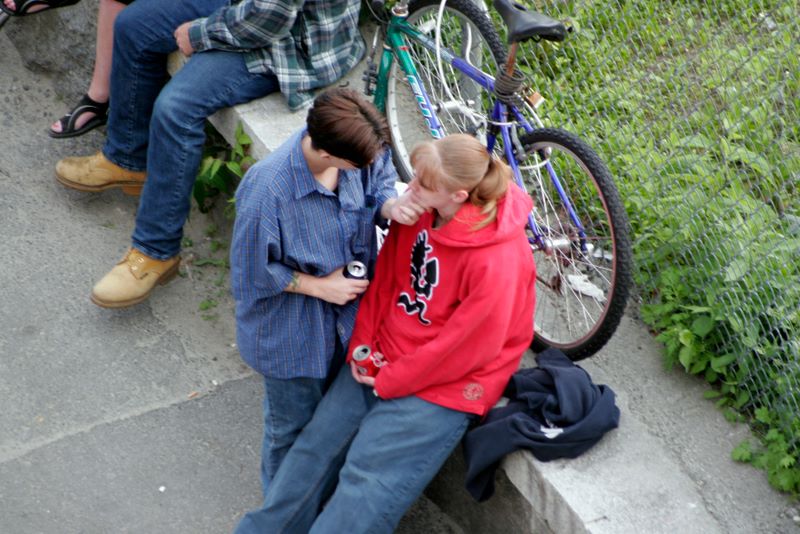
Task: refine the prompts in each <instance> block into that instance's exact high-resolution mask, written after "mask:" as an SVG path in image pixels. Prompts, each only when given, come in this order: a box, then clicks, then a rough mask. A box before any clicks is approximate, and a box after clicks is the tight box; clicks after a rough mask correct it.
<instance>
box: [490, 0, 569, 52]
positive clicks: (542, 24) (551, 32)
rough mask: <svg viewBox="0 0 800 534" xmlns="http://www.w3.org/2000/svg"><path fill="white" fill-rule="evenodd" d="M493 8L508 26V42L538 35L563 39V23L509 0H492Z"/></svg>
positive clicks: (546, 38) (564, 34)
mask: <svg viewBox="0 0 800 534" xmlns="http://www.w3.org/2000/svg"><path fill="white" fill-rule="evenodd" d="M493 3H494V8H495V9H496V10H497V12H498V13H500V16H501V17H503V22H505V23H506V27H507V28H508V43H509V44H512V43H519V42H522V41H527V40H528V39H532V38H535V37H538V38H540V39H545V40H547V41H563V40H564V38H566V36H567V28H566V27H565V26H564V24H563V23H561V22H559V21H557V20H555V19H551V18H550V17H548V16H546V15H542V14H541V13H536V12H535V11H528V8H526V7H525V6H523V5H521V4H518V3H516V2H512V1H511V0H494V2H493Z"/></svg>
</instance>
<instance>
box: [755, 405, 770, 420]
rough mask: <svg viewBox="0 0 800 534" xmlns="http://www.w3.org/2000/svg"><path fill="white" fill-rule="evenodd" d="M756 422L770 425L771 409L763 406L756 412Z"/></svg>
mask: <svg viewBox="0 0 800 534" xmlns="http://www.w3.org/2000/svg"><path fill="white" fill-rule="evenodd" d="M755 416H756V421H760V422H762V423H766V424H769V422H770V420H771V419H772V417H770V413H769V408H767V407H765V406H762V407H761V408H757V409H756V411H755Z"/></svg>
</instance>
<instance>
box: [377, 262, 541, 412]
mask: <svg viewBox="0 0 800 534" xmlns="http://www.w3.org/2000/svg"><path fill="white" fill-rule="evenodd" d="M497 269H498V268H497V266H495V265H493V264H492V263H491V262H485V263H484V264H483V265H481V266H479V267H478V268H472V269H470V271H469V272H467V273H465V275H466V276H467V277H468V278H467V286H466V287H467V288H468V293H467V294H466V295H465V296H464V298H463V299H462V300H461V302H460V303H459V305H458V307H457V308H456V310H455V311H454V312H453V314H452V315H451V316H450V318H449V319H448V320H447V322H446V323H445V324H444V325H443V326H442V328H441V331H440V333H439V335H437V336H436V337H435V338H434V339H433V340H431V341H429V342H428V343H426V344H424V345H421V346H419V347H417V349H416V350H415V351H414V352H413V353H411V354H407V355H403V356H402V357H401V358H398V359H397V360H395V361H393V362H391V363H389V364H387V365H386V366H385V367H383V368H382V369H381V371H380V373H378V375H377V377H376V379H375V391H376V392H377V393H378V395H379V396H380V397H381V398H383V399H391V398H397V397H405V396H408V395H413V394H414V393H416V392H418V391H421V390H423V389H426V388H428V387H430V386H433V385H437V384H447V383H450V382H454V381H456V380H458V379H460V378H462V377H463V376H465V375H467V374H469V372H470V371H472V370H474V369H478V368H480V367H483V366H484V365H486V364H487V363H489V362H491V361H492V360H493V359H495V358H497V357H498V355H500V353H501V351H502V349H503V346H504V345H505V342H506V338H507V336H508V331H509V327H510V325H511V321H514V320H515V318H514V316H513V312H514V310H513V309H512V308H513V306H510V305H509V304H510V303H509V302H507V300H506V299H503V298H498V295H499V293H498V287H497V282H496V280H497V279H498V278H497V277H496V276H497V274H498V273H496V272H494V273H493V272H492V271H493V270H495V271H496V270H497ZM532 316H533V315H532V314H531V317H532Z"/></svg>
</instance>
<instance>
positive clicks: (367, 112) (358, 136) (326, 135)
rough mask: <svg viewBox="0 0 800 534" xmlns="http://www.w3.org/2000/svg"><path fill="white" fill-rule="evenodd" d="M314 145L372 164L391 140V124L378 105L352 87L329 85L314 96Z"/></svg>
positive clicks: (311, 117)
mask: <svg viewBox="0 0 800 534" xmlns="http://www.w3.org/2000/svg"><path fill="white" fill-rule="evenodd" d="M306 126H307V127H308V135H309V137H310V138H311V147H312V148H313V149H314V150H324V151H325V152H327V153H328V154H330V155H331V156H335V157H337V158H341V159H344V160H347V161H349V162H351V163H353V164H355V165H356V166H358V167H363V166H365V165H368V164H369V163H370V162H371V161H372V160H373V159H375V156H376V155H377V154H378V153H379V152H380V151H381V150H382V149H383V148H384V146H386V145H387V144H388V143H389V139H390V136H389V125H388V124H387V123H386V119H384V118H383V116H382V115H381V113H380V112H379V111H378V109H377V108H376V107H375V106H374V105H372V104H371V103H370V102H367V101H366V100H365V99H364V98H363V97H362V96H361V95H360V94H359V93H358V92H356V91H354V90H352V89H346V88H343V87H337V88H335V89H329V90H327V91H325V92H323V93H321V94H319V95H318V96H317V98H315V99H314V105H313V107H312V108H311V109H309V110H308V117H307V118H306Z"/></svg>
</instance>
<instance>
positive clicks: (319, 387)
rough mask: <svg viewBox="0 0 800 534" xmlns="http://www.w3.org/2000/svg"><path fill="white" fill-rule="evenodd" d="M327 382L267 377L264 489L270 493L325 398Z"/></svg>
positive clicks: (265, 392) (262, 463)
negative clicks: (297, 442) (315, 411)
mask: <svg viewBox="0 0 800 534" xmlns="http://www.w3.org/2000/svg"><path fill="white" fill-rule="evenodd" d="M324 383H325V380H324V379H321V378H292V379H289V380H285V379H280V378H269V377H267V376H265V377H264V440H263V442H262V444H261V487H262V489H263V490H264V495H265V496H266V494H267V489H268V488H269V485H270V481H271V480H272V479H273V477H274V476H275V473H276V472H277V471H278V467H280V465H281V462H282V461H283V458H284V457H285V456H286V453H287V452H289V448H290V447H291V446H292V443H294V441H295V439H297V436H298V435H299V434H300V431H301V430H303V427H304V426H306V424H307V423H308V422H309V421H310V420H311V416H313V415H314V409H315V408H316V407H317V404H319V401H320V399H322V395H323V393H324V391H323V385H324Z"/></svg>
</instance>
